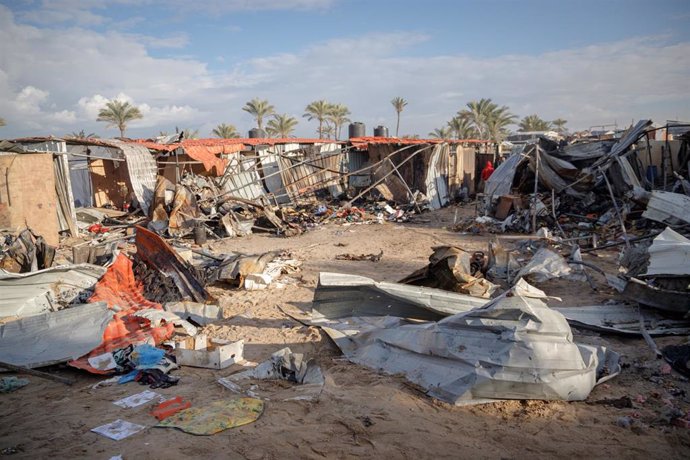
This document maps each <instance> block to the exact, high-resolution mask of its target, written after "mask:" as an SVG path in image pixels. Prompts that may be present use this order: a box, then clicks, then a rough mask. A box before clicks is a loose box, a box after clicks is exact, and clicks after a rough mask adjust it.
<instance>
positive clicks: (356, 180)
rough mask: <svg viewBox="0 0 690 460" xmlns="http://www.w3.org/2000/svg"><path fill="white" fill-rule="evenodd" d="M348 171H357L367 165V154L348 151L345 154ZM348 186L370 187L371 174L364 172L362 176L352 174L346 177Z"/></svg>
mask: <svg viewBox="0 0 690 460" xmlns="http://www.w3.org/2000/svg"><path fill="white" fill-rule="evenodd" d="M347 158H348V170H349V172H350V173H353V172H355V171H359V170H360V169H362V168H364V167H365V166H366V165H367V164H368V163H369V154H368V153H367V152H362V151H359V150H350V151H349V152H348V153H347ZM348 184H349V186H350V187H356V188H359V187H368V186H369V185H371V172H370V171H364V172H363V173H362V174H352V175H351V176H348Z"/></svg>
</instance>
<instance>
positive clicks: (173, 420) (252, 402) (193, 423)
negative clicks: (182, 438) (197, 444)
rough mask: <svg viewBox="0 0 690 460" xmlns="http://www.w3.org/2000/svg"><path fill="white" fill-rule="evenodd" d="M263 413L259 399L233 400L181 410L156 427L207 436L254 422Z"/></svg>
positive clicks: (262, 405) (262, 404) (261, 402)
mask: <svg viewBox="0 0 690 460" xmlns="http://www.w3.org/2000/svg"><path fill="white" fill-rule="evenodd" d="M263 411H264V402H263V401H262V400H260V399H256V398H234V399H227V400H222V401H216V402H213V403H211V404H209V405H207V406H203V407H192V408H189V409H187V410H183V411H182V412H178V413H177V414H175V415H172V416H170V417H168V418H166V419H165V420H163V421H162V422H160V423H159V424H158V425H156V426H158V427H164V428H179V429H180V430H182V431H184V432H186V433H190V434H196V435H205V436H208V435H211V434H216V433H220V432H221V431H224V430H227V429H229V428H235V427H238V426H242V425H247V424H248V423H252V422H255V421H256V420H257V419H258V418H259V417H261V414H262V413H263Z"/></svg>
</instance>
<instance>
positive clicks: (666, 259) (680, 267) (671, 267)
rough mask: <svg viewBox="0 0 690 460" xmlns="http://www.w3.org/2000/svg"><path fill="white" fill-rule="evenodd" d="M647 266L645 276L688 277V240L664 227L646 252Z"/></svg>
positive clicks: (689, 271)
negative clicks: (647, 256)
mask: <svg viewBox="0 0 690 460" xmlns="http://www.w3.org/2000/svg"><path fill="white" fill-rule="evenodd" d="M647 252H649V266H648V267H647V273H645V276H653V275H678V276H688V275H690V240H688V239H687V238H685V237H684V236H683V235H681V234H680V233H678V232H676V231H674V230H673V229H671V228H669V227H666V230H664V231H663V232H661V233H660V234H659V235H658V236H657V237H656V238H654V240H653V241H652V245H651V246H650V247H649V249H648V250H647Z"/></svg>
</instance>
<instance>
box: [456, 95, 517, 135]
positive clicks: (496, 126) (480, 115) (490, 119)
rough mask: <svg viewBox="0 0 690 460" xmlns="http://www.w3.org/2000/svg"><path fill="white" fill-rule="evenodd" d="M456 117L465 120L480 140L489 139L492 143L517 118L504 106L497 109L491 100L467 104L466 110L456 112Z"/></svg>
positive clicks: (483, 99)
mask: <svg viewBox="0 0 690 460" xmlns="http://www.w3.org/2000/svg"><path fill="white" fill-rule="evenodd" d="M458 117H459V118H461V119H464V120H467V121H468V122H469V123H470V125H471V126H472V127H474V128H475V130H476V131H477V134H478V136H479V138H480V139H487V138H489V140H493V141H498V138H500V137H502V135H503V134H502V133H504V132H505V128H506V126H508V125H510V124H513V122H514V120H515V118H517V117H516V116H515V115H513V114H512V113H510V109H508V107H506V106H505V105H504V106H501V107H499V106H498V105H497V104H496V103H494V102H492V101H491V99H485V98H482V99H480V100H479V101H470V102H468V103H467V109H464V110H461V111H460V112H458Z"/></svg>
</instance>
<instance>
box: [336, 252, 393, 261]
mask: <svg viewBox="0 0 690 460" xmlns="http://www.w3.org/2000/svg"><path fill="white" fill-rule="evenodd" d="M381 257H383V250H381V252H379V253H378V254H336V256H335V260H355V261H360V260H368V261H370V262H378V261H379V260H381Z"/></svg>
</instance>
